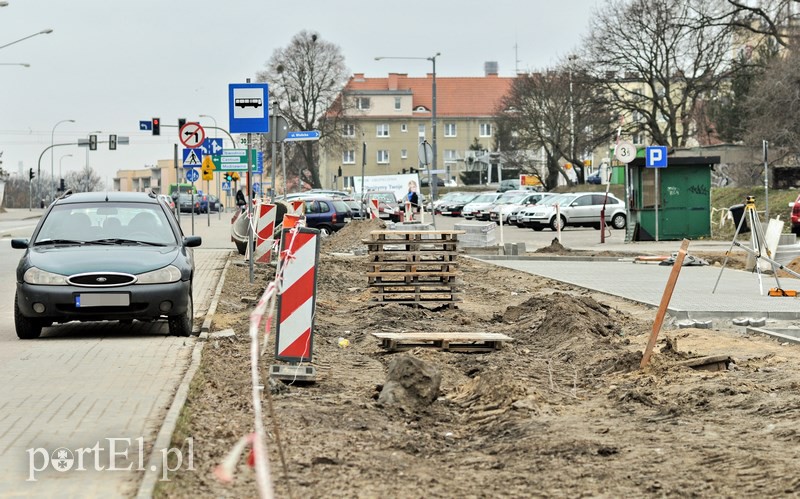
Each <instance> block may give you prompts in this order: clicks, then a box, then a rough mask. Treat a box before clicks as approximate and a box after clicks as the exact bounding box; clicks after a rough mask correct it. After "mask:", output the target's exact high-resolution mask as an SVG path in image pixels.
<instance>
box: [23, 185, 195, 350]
mask: <svg viewBox="0 0 800 499" xmlns="http://www.w3.org/2000/svg"><path fill="white" fill-rule="evenodd" d="M201 241H202V240H201V238H200V237H198V236H183V233H182V232H181V228H180V226H179V225H178V221H177V219H176V218H175V217H174V216H172V215H171V214H170V213H169V211H168V208H167V206H166V205H165V204H164V203H163V202H162V201H159V200H158V198H157V195H156V194H155V193H149V194H145V193H143V192H83V193H77V194H72V193H70V192H69V191H68V192H67V193H66V194H64V195H63V196H62V197H60V198H59V199H57V200H55V201H54V202H53V204H51V205H50V207H49V208H48V210H47V211H46V212H45V214H44V215H43V216H42V219H41V221H40V222H39V225H37V227H36V229H34V231H33V234H32V235H31V237H30V239H12V240H11V247H12V248H17V249H24V250H25V254H24V255H23V256H22V258H21V259H20V262H19V265H18V267H17V291H16V294H15V296H14V325H15V328H16V331H17V336H18V337H19V338H21V339H34V338H38V337H39V335H41V332H42V328H44V327H48V326H51V325H52V324H54V323H65V322H70V321H120V322H123V323H125V322H131V321H133V320H140V321H153V320H166V321H167V322H168V323H169V332H170V334H172V335H176V336H189V335H190V334H192V320H193V315H194V309H193V304H192V279H193V277H194V259H193V256H192V251H191V249H190V248H193V247H196V246H200V244H201Z"/></svg>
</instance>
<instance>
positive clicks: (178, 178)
mask: <svg viewBox="0 0 800 499" xmlns="http://www.w3.org/2000/svg"><path fill="white" fill-rule="evenodd" d="M173 162H174V163H175V189H177V190H176V192H177V193H178V199H176V200H175V213H177V216H178V225H180V224H181V187H180V185H181V176H180V175H179V174H178V144H175V156H174V158H173Z"/></svg>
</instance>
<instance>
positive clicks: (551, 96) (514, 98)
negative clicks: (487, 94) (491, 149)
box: [497, 61, 613, 188]
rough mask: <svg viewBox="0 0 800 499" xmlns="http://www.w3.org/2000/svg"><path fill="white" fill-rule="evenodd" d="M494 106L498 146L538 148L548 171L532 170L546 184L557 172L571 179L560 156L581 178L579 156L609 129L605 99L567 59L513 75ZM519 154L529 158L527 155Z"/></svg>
mask: <svg viewBox="0 0 800 499" xmlns="http://www.w3.org/2000/svg"><path fill="white" fill-rule="evenodd" d="M500 106H501V109H499V110H498V113H497V122H498V129H499V133H498V139H499V141H500V142H501V143H500V146H501V148H502V149H503V150H504V151H509V150H511V151H525V150H527V151H530V150H539V149H544V153H545V156H546V157H547V161H546V168H547V170H548V174H547V175H546V176H544V175H542V174H541V172H538V171H537V172H536V174H538V175H539V177H540V178H542V177H545V185H546V187H548V188H552V187H555V185H556V182H557V178H558V175H559V174H560V175H562V176H563V177H564V178H565V179H566V181H567V183H568V184H572V180H571V179H570V177H569V176H568V175H567V173H566V171H565V169H564V166H563V165H562V164H561V162H560V160H562V159H563V160H564V161H566V162H568V163H570V164H571V165H574V166H575V173H576V175H577V178H578V182H579V183H583V182H584V181H585V172H584V167H583V160H582V158H583V157H584V155H585V154H586V153H589V152H590V151H593V150H594V149H595V148H597V147H598V146H600V145H602V144H605V143H607V142H608V140H609V137H610V136H611V134H612V133H613V131H612V123H613V116H612V115H611V113H610V112H609V108H608V103H607V101H606V100H605V98H604V96H603V95H602V93H599V92H598V87H597V86H596V85H594V84H593V82H592V80H591V78H590V77H589V75H588V74H587V72H586V71H585V69H584V68H581V67H578V66H576V65H573V64H572V63H571V61H570V63H568V64H565V65H562V66H561V67H559V68H557V69H555V70H552V71H547V72H544V73H534V74H530V75H520V76H518V77H517V78H516V79H515V80H514V82H513V84H512V86H511V90H510V91H509V93H508V94H507V95H506V96H505V97H504V98H503V100H502V101H501V104H500ZM508 156H511V157H513V155H508V154H507V157H508ZM522 158H523V160H524V161H527V162H529V163H531V162H533V159H532V158H530V156H529V155H523V156H522ZM520 166H521V167H522V168H521V170H522V171H530V169H529V168H524V164H521V165H520Z"/></svg>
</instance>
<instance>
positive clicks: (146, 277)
mask: <svg viewBox="0 0 800 499" xmlns="http://www.w3.org/2000/svg"><path fill="white" fill-rule="evenodd" d="M180 279H181V271H180V269H178V267H176V266H174V265H167V266H166V267H163V268H160V269H158V270H153V271H150V272H145V273H144V274H137V275H136V282H137V283H138V284H160V283H164V282H175V281H180Z"/></svg>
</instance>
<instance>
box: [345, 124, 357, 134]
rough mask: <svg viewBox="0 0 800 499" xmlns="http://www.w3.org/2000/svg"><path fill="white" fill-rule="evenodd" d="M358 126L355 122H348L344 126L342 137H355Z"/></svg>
mask: <svg viewBox="0 0 800 499" xmlns="http://www.w3.org/2000/svg"><path fill="white" fill-rule="evenodd" d="M355 136H356V126H355V124H353V123H346V124H344V125H343V126H342V137H355Z"/></svg>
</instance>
